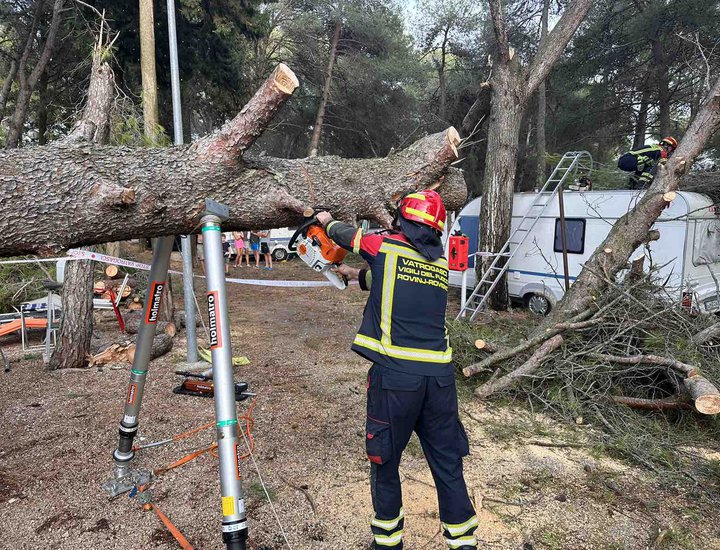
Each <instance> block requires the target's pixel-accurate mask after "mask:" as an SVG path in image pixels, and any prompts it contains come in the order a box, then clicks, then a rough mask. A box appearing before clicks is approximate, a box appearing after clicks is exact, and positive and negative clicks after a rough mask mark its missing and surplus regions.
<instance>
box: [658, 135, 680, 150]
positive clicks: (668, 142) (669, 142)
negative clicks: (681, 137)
mask: <svg viewBox="0 0 720 550" xmlns="http://www.w3.org/2000/svg"><path fill="white" fill-rule="evenodd" d="M660 145H669V146H670V147H672V148H673V149H677V146H678V142H677V140H676V139H675V138H674V137H672V136H668V137H666V138H663V139H662V141H661V142H660Z"/></svg>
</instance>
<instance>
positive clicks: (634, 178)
mask: <svg viewBox="0 0 720 550" xmlns="http://www.w3.org/2000/svg"><path fill="white" fill-rule="evenodd" d="M677 146H678V142H677V140H676V139H675V138H674V137H666V138H664V139H663V140H662V141H661V142H660V143H658V144H657V145H643V146H642V147H640V148H639V149H635V150H633V151H628V152H627V153H625V154H624V155H622V156H621V157H620V158H619V159H618V168H620V170H624V171H625V172H632V175H631V176H630V180H629V181H628V185H629V187H630V189H647V188H648V187H650V184H651V183H652V181H653V179H654V178H655V172H656V171H657V166H658V164H660V163H661V162H664V161H665V159H668V158H670V156H671V155H672V154H673V152H675V149H677Z"/></svg>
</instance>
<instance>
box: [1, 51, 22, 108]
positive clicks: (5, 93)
mask: <svg viewBox="0 0 720 550" xmlns="http://www.w3.org/2000/svg"><path fill="white" fill-rule="evenodd" d="M17 67H18V64H17V61H16V60H15V59H13V60H12V61H11V62H10V68H9V69H8V73H7V75H6V76H5V80H3V86H2V89H0V122H2V121H3V119H4V118H5V108H6V107H7V101H8V98H9V97H10V90H11V89H12V85H13V82H15V77H16V76H17Z"/></svg>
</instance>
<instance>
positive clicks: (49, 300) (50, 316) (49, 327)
mask: <svg viewBox="0 0 720 550" xmlns="http://www.w3.org/2000/svg"><path fill="white" fill-rule="evenodd" d="M52 297H53V293H52V290H49V291H48V296H47V308H48V309H47V327H45V357H44V358H43V362H44V363H45V364H46V365H47V364H48V363H49V362H50V337H51V336H52V321H53V314H52V311H53V310H52V307H53V303H52Z"/></svg>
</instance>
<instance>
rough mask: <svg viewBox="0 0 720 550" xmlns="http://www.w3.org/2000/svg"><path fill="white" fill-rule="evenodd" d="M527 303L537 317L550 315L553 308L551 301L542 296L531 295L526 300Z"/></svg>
mask: <svg viewBox="0 0 720 550" xmlns="http://www.w3.org/2000/svg"><path fill="white" fill-rule="evenodd" d="M525 303H526V305H527V308H528V309H529V310H530V311H531V312H533V313H534V314H535V315H540V316H541V317H544V316H545V315H547V314H548V313H550V308H551V307H552V306H551V305H550V300H548V299H547V298H546V297H545V296H543V295H542V294H530V295H529V296H527V297H526V298H525Z"/></svg>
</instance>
